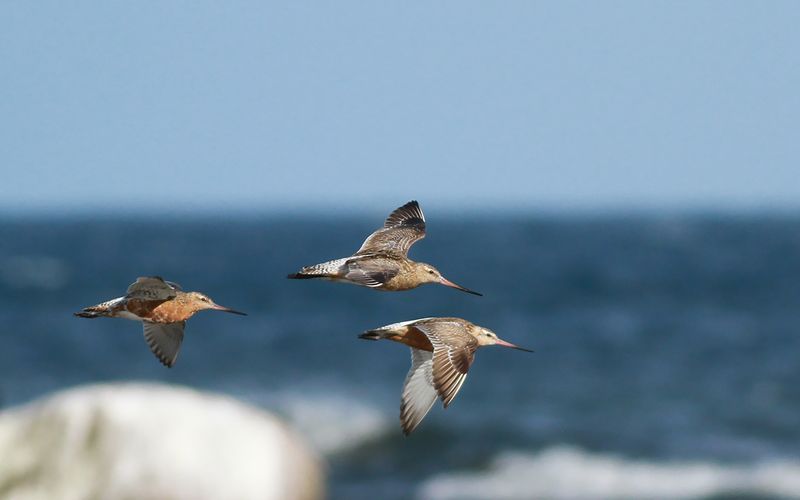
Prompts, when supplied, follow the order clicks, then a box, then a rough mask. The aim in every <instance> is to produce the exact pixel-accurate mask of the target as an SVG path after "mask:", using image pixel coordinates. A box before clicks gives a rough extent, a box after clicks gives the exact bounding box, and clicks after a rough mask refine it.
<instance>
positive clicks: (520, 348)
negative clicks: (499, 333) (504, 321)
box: [495, 339, 533, 352]
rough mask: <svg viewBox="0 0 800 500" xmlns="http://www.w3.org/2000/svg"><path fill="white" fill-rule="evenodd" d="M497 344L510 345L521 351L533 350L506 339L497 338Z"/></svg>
mask: <svg viewBox="0 0 800 500" xmlns="http://www.w3.org/2000/svg"><path fill="white" fill-rule="evenodd" d="M495 344H496V345H501V346H503V347H510V348H512V349H519V350H520V351H525V352H533V349H525V348H524V347H520V346H518V345H516V344H512V343H511V342H506V341H505V340H501V339H497V340H496V341H495Z"/></svg>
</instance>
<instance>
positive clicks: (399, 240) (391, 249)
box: [356, 201, 425, 256]
mask: <svg viewBox="0 0 800 500" xmlns="http://www.w3.org/2000/svg"><path fill="white" fill-rule="evenodd" d="M424 237H425V215H424V214H423V213H422V209H421V208H419V203H417V202H416V201H409V202H408V203H406V204H405V205H403V206H402V207H400V208H398V209H397V210H395V211H394V212H392V213H391V214H390V215H389V217H388V218H387V219H386V222H384V223H383V227H382V228H380V229H378V230H377V231H375V232H374V233H372V234H371V235H369V237H368V238H367V239H366V240H365V241H364V243H363V244H362V245H361V248H359V249H358V252H356V255H364V254H371V253H378V252H384V253H391V254H397V255H403V256H406V255H407V254H408V249H409V248H411V245H413V244H414V243H416V242H417V241H419V240H421V239H422V238H424Z"/></svg>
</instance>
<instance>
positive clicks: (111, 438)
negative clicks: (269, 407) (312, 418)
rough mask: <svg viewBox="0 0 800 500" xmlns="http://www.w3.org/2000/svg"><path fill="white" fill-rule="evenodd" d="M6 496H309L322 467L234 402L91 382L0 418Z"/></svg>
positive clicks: (268, 419)
mask: <svg viewBox="0 0 800 500" xmlns="http://www.w3.org/2000/svg"><path fill="white" fill-rule="evenodd" d="M0 457H3V459H2V460H0V491H2V492H3V498H14V499H19V500H44V499H52V498H60V499H65V500H71V499H81V498H104V499H125V498H137V499H140V500H155V499H165V498H170V499H174V500H205V499H218V498H237V499H268V498H274V499H287V498H294V499H298V500H306V499H312V498H320V497H321V496H322V495H323V492H322V488H323V478H322V471H321V470H320V467H319V464H318V463H317V460H316V457H314V455H313V454H312V453H310V452H309V450H307V449H306V447H305V446H304V443H303V441H302V439H301V438H300V436H299V435H298V434H296V433H294V432H292V431H291V430H289V429H288V428H287V427H286V426H284V425H283V424H282V422H281V421H280V420H278V419H277V418H275V417H273V416H272V415H270V414H269V413H267V412H264V411H262V410H260V409H258V408H255V407H253V406H250V405H245V404H243V403H240V402H238V401H236V400H234V399H232V398H229V397H226V396H219V395H214V394H210V393H204V392H199V391H195V390H191V389H187V388H182V387H174V386H164V385H158V384H108V385H96V386H85V387H79V388H75V389H71V390H68V391H64V392H60V393H57V394H56V395H53V396H51V397H48V398H47V399H44V400H40V401H36V402H33V403H30V404H28V405H26V406H23V407H19V408H14V409H9V410H6V411H4V412H2V413H0Z"/></svg>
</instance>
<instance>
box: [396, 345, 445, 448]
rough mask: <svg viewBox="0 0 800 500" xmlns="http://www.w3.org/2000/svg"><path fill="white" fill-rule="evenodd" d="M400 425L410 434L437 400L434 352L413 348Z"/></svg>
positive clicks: (405, 384) (405, 383)
mask: <svg viewBox="0 0 800 500" xmlns="http://www.w3.org/2000/svg"><path fill="white" fill-rule="evenodd" d="M400 401H401V402H400V425H401V426H402V427H403V433H404V434H405V435H406V436H408V435H409V434H411V432H412V431H413V430H414V429H416V428H417V426H418V425H419V423H420V422H422V419H423V418H425V415H427V414H428V411H430V409H431V406H433V403H434V402H435V401H436V389H435V388H434V386H433V353H432V352H429V351H423V350H421V349H415V348H413V347H412V348H411V369H410V370H408V375H406V381H405V382H404V383H403V396H402V399H401V400H400Z"/></svg>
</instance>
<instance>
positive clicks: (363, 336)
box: [358, 330, 381, 340]
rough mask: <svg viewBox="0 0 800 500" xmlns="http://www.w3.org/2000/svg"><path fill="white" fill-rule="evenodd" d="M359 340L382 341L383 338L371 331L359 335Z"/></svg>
mask: <svg viewBox="0 0 800 500" xmlns="http://www.w3.org/2000/svg"><path fill="white" fill-rule="evenodd" d="M358 338H360V339H364V340H380V338H381V337H380V335H378V333H377V332H375V331H374V330H369V331H366V332H364V333H362V334H361V335H359V336H358Z"/></svg>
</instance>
